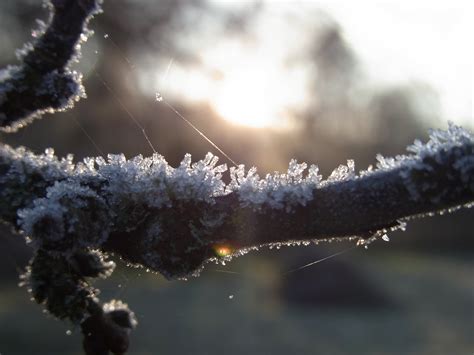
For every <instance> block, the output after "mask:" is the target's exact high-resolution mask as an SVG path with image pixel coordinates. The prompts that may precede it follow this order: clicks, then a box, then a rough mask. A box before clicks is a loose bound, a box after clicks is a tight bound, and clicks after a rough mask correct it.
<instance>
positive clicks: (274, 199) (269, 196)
mask: <svg viewBox="0 0 474 355" xmlns="http://www.w3.org/2000/svg"><path fill="white" fill-rule="evenodd" d="M306 168H307V164H306V163H301V164H298V163H297V161H296V160H294V159H293V160H291V161H290V164H289V167H288V171H287V173H286V174H281V173H278V172H275V173H273V174H267V175H266V177H265V179H260V176H259V175H258V174H257V169H256V168H255V167H252V168H251V169H250V170H249V171H248V172H247V174H245V167H244V165H239V166H238V167H236V168H235V167H232V168H231V169H230V176H231V182H230V184H229V185H228V186H227V187H226V192H227V193H230V192H237V193H238V196H239V199H240V202H241V204H242V206H251V207H253V208H255V209H259V208H261V207H263V206H265V205H267V206H268V207H270V208H275V209H285V210H286V211H288V212H290V211H292V210H293V208H294V207H296V206H297V205H301V206H305V205H306V203H307V202H309V201H311V200H312V199H313V190H314V189H315V188H317V187H318V186H319V184H320V182H321V175H319V174H318V173H319V169H318V167H317V166H316V165H311V166H310V168H309V171H308V174H307V175H306V176H304V172H305V170H306Z"/></svg>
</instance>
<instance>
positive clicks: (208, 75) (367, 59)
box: [142, 0, 474, 127]
mask: <svg viewBox="0 0 474 355" xmlns="http://www.w3.org/2000/svg"><path fill="white" fill-rule="evenodd" d="M211 2H213V3H214V4H216V5H217V6H219V7H222V8H232V7H239V6H243V4H248V3H250V1H248V2H242V1H241V2H236V1H223V0H212V1H211ZM263 4H264V5H265V6H264V7H263V10H262V13H260V14H259V16H258V17H257V19H256V20H255V21H254V23H253V24H252V32H253V35H252V40H251V41H249V40H248V38H239V37H224V38H223V39H222V40H220V41H217V42H211V43H206V39H205V38H206V36H205V35H204V36H203V35H200V37H199V38H191V39H188V41H189V43H188V45H191V46H192V45H195V46H196V51H197V53H198V56H199V59H200V61H201V63H202V66H200V67H188V66H185V65H180V63H178V62H176V61H174V59H173V58H172V57H170V58H166V56H165V58H163V59H162V60H161V62H159V63H157V62H155V63H154V71H155V74H154V76H152V79H151V80H153V81H154V82H153V84H152V86H153V87H154V89H155V90H156V91H160V93H162V95H163V96H164V97H165V98H167V97H173V96H178V95H179V97H180V98H183V97H184V98H185V99H187V100H190V101H205V102H209V104H210V105H211V106H212V107H213V108H214V109H215V110H216V111H217V112H218V113H219V114H220V115H221V116H223V117H224V118H225V119H227V120H230V121H233V122H236V123H240V124H244V125H251V126H256V127H265V126H269V125H278V124H282V125H284V124H285V122H286V120H287V118H288V117H289V112H291V110H292V109H295V108H298V107H300V108H301V107H304V106H305V105H307V104H308V101H309V100H311V99H312V98H311V96H310V93H309V91H308V86H309V84H310V83H309V79H308V78H309V70H310V68H308V67H307V65H306V66H305V65H304V64H302V65H301V66H291V67H288V65H287V58H288V55H289V53H292V52H294V53H298V51H300V50H301V49H302V48H304V47H305V46H306V45H308V43H307V41H308V38H309V37H310V36H308V29H313V28H314V26H315V23H314V21H315V20H314V16H311V14H313V13H314V11H317V10H318V9H320V10H322V11H324V12H326V13H328V14H329V15H330V16H331V17H332V18H334V20H335V21H336V22H337V23H338V24H339V25H340V27H341V29H342V33H343V36H344V38H345V39H346V40H347V42H348V43H349V45H350V46H351V48H352V49H353V51H354V53H355V54H356V56H357V59H358V60H359V62H360V63H361V65H362V68H363V71H364V75H365V78H366V79H367V85H369V86H371V87H377V86H380V87H383V86H390V85H404V84H409V83H412V82H414V83H423V84H426V85H427V86H428V87H430V88H432V89H433V90H434V91H435V92H436V93H437V94H438V97H439V101H440V109H441V112H440V117H442V118H443V119H444V120H452V121H454V122H456V123H459V124H469V125H474V123H473V122H474V118H473V113H472V102H473V81H474V80H473V79H474V77H473V64H472V63H473V61H474V55H473V46H472V44H471V45H469V43H472V41H471V38H470V34H471V33H474V28H473V27H474V26H473V23H474V21H473V11H472V10H473V8H474V5H471V2H470V1H466V0H450V1H426V0H411V1H407V0H404V1H388V0H385V1H383V0H358V1H357V5H354V2H350V1H343V0H315V1H271V0H266V1H263ZM290 17H291V18H293V19H297V21H296V22H295V21H289V20H288V19H289V18H290ZM203 68H204V69H203ZM142 84H143V85H142V87H145V88H146V90H150V77H149V75H147V76H146V78H142Z"/></svg>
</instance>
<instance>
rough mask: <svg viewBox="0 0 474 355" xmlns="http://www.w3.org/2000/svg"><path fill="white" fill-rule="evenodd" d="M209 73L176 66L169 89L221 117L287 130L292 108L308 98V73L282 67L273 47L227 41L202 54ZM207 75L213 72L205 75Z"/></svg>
mask: <svg viewBox="0 0 474 355" xmlns="http://www.w3.org/2000/svg"><path fill="white" fill-rule="evenodd" d="M200 61H201V62H202V63H204V67H205V68H207V71H204V72H203V71H202V70H201V69H200V68H184V67H180V66H179V65H175V66H174V67H173V69H172V74H170V75H169V84H167V85H168V91H172V92H173V91H174V92H179V93H180V95H181V97H183V96H184V97H185V98H186V99H188V100H190V101H194V102H207V103H208V104H209V105H210V106H211V107H212V108H213V109H214V111H215V112H216V113H217V114H218V115H219V116H221V117H222V118H223V119H224V120H226V121H229V122H232V123H234V124H238V125H243V126H249V127H256V128H264V127H274V128H285V127H286V125H287V124H288V122H289V120H288V117H289V112H290V109H291V108H292V107H298V106H301V105H302V103H303V102H304V100H305V99H306V92H305V86H304V85H302V84H303V83H304V82H305V78H306V77H307V75H306V74H304V73H303V72H302V71H301V70H299V71H298V70H295V69H294V68H288V67H286V66H285V64H284V62H283V60H282V58H279V53H276V52H275V48H268V47H266V46H265V45H264V44H261V45H259V46H253V47H251V46H248V45H245V44H243V43H241V42H226V43H221V44H220V45H216V46H215V47H212V48H210V49H206V50H203V52H201V53H200ZM208 73H211V74H208Z"/></svg>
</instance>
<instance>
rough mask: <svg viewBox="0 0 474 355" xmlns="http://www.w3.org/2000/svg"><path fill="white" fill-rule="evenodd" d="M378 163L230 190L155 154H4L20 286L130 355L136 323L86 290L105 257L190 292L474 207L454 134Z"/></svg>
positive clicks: (469, 153)
mask: <svg viewBox="0 0 474 355" xmlns="http://www.w3.org/2000/svg"><path fill="white" fill-rule="evenodd" d="M378 161H379V163H378V165H377V168H376V169H369V170H367V171H362V172H361V173H359V174H356V172H355V167H354V162H353V161H351V160H349V161H348V162H347V166H346V165H341V166H339V167H338V168H337V169H336V170H335V171H334V172H333V173H332V174H331V175H330V176H329V178H328V179H327V180H323V179H322V177H321V176H320V175H319V173H318V168H317V167H316V166H311V167H310V168H309V169H307V165H306V164H305V163H297V162H296V161H295V160H292V161H291V162H290V164H289V168H288V171H286V172H285V173H277V172H275V173H273V174H269V175H267V176H266V177H265V178H260V177H259V176H258V174H257V171H256V169H255V168H251V169H250V170H248V171H246V170H245V167H244V166H239V167H237V168H232V169H231V170H230V175H231V181H230V183H229V184H228V185H226V184H225V183H224V181H223V179H222V175H223V173H225V172H226V170H227V167H226V165H218V159H217V157H215V156H214V155H212V154H210V153H208V154H207V155H206V156H205V158H204V159H202V160H200V161H197V162H194V163H193V162H192V161H191V156H190V155H186V156H185V157H184V159H183V161H182V162H181V164H180V165H179V166H178V167H172V166H170V165H169V164H168V163H167V162H166V160H165V159H164V158H163V157H162V156H160V155H158V154H154V155H153V156H151V157H149V158H144V157H142V156H137V157H135V158H132V159H126V158H125V157H124V156H123V155H109V156H108V159H107V160H106V159H103V158H100V157H99V158H86V159H84V160H83V161H82V162H79V163H77V164H74V163H73V161H72V156H68V157H66V158H64V159H58V158H57V157H56V156H55V155H54V152H53V150H52V149H48V150H46V152H45V153H44V154H41V155H34V154H33V153H31V152H29V151H27V150H25V149H24V148H17V149H12V148H10V147H7V146H0V198H1V199H0V216H1V218H2V219H3V220H4V221H7V222H9V223H11V224H12V225H14V226H15V227H16V228H17V229H19V230H22V231H23V232H24V233H25V234H26V236H27V238H28V241H29V242H30V245H31V246H32V247H33V248H34V250H35V256H34V258H33V260H32V261H31V263H30V266H29V268H28V270H27V272H26V274H25V275H24V282H25V285H27V286H28V288H29V290H30V291H31V293H32V295H33V297H34V299H35V300H36V301H37V302H38V303H41V304H43V305H44V306H45V307H46V309H47V310H48V311H49V312H50V313H52V314H53V315H55V316H56V317H58V318H61V319H62V318H67V319H70V320H72V321H73V322H75V323H81V326H82V330H83V332H84V335H85V340H84V346H85V348H86V349H87V348H89V349H111V347H113V346H115V345H116V346H117V348H114V349H117V351H119V350H120V351H121V352H123V349H125V348H126V347H127V346H128V332H129V330H130V329H131V328H133V326H134V324H135V321H134V317H133V314H132V313H131V312H130V311H126V310H125V308H123V309H122V308H120V307H119V306H118V305H117V304H115V305H114V306H113V307H112V306H111V307H112V308H114V310H112V308H111V307H109V306H104V305H102V304H101V303H100V301H99V300H98V297H97V295H98V291H97V290H96V289H94V288H93V287H92V286H91V285H90V279H91V278H96V277H107V276H108V275H110V273H111V272H112V270H113V267H114V264H113V262H111V261H107V256H108V254H110V253H114V254H115V255H118V256H119V257H121V258H122V259H123V260H125V261H126V262H127V263H129V264H130V265H135V266H141V267H145V268H148V269H150V270H152V271H155V272H160V273H161V274H163V275H164V276H165V277H167V278H170V279H173V278H185V277H188V276H190V275H197V274H198V273H199V272H200V271H201V270H202V268H203V266H204V265H205V264H206V263H208V262H212V261H214V262H224V261H228V260H230V259H231V258H232V257H233V256H238V255H243V254H245V253H246V252H247V251H249V250H252V249H255V248H257V247H259V246H264V245H267V246H272V245H280V244H296V245H299V244H305V245H306V244H308V243H309V242H320V241H327V240H341V239H349V240H357V241H358V242H359V244H366V243H367V242H370V241H372V240H374V239H375V238H382V239H383V240H388V236H386V235H385V234H386V233H387V232H390V231H391V230H394V229H400V228H404V227H405V222H406V221H407V220H408V219H410V218H413V216H420V215H426V214H432V213H435V212H439V211H443V210H448V211H449V210H452V209H454V208H458V207H459V206H470V205H472V204H473V202H474V139H473V135H472V134H471V133H469V132H468V131H466V130H464V129H462V128H460V127H456V126H454V125H453V124H450V125H449V127H448V129H447V130H446V131H438V130H436V131H432V132H431V137H430V140H429V141H428V142H427V143H426V144H422V143H420V142H418V141H417V142H415V144H414V145H412V146H410V147H409V148H408V154H407V155H403V156H397V157H396V158H394V159H391V158H382V157H381V156H379V157H378ZM360 238H363V239H360ZM119 308H120V309H119ZM115 337H117V339H120V341H111V340H110V339H115ZM107 339H108V340H107ZM90 353H91V354H93V353H94V352H93V350H91V351H90Z"/></svg>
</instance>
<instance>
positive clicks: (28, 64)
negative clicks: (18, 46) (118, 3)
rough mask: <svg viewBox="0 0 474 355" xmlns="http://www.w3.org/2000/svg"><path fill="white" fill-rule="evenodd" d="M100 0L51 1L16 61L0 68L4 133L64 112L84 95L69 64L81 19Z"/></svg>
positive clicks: (83, 35)
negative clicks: (31, 40)
mask: <svg viewBox="0 0 474 355" xmlns="http://www.w3.org/2000/svg"><path fill="white" fill-rule="evenodd" d="M100 3H101V1H100V0H54V1H51V2H50V3H49V7H50V9H51V17H50V21H49V24H48V25H43V26H42V28H40V29H39V30H37V31H35V33H36V36H38V38H37V40H36V41H35V42H34V43H33V44H30V43H28V44H27V45H25V46H24V49H23V50H21V51H18V57H19V59H20V60H21V61H22V62H21V64H20V65H15V66H8V67H6V68H4V69H2V70H1V71H0V79H1V80H0V127H1V129H2V130H4V131H7V132H13V131H16V130H17V129H18V128H21V127H23V126H25V125H26V124H28V123H30V122H31V121H32V120H33V119H34V118H38V117H40V116H41V115H43V114H44V113H47V112H48V113H53V112H55V111H61V110H65V109H67V108H70V107H72V105H73V104H74V102H75V101H78V100H79V99H80V98H81V97H85V91H84V88H83V86H82V83H81V79H82V75H81V74H80V73H77V72H75V71H73V70H71V69H70V68H69V65H70V64H71V63H72V62H73V61H74V60H75V59H77V58H78V57H79V56H80V53H79V49H80V45H81V43H82V42H84V41H85V40H86V39H87V37H88V36H89V34H90V32H89V31H88V30H87V23H88V22H89V20H90V19H91V18H92V16H93V15H94V14H96V13H98V12H100V11H101V8H100Z"/></svg>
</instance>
